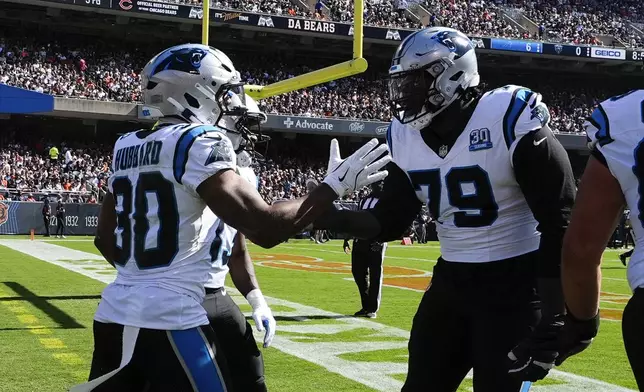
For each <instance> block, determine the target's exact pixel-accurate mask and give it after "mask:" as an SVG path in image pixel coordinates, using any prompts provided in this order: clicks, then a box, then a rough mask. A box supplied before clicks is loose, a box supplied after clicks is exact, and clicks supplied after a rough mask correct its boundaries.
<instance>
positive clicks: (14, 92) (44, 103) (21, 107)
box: [0, 84, 54, 114]
mask: <svg viewBox="0 0 644 392" xmlns="http://www.w3.org/2000/svg"><path fill="white" fill-rule="evenodd" d="M53 110H54V97H53V96H51V95H47V94H42V93H37V92H35V91H29V90H25V89H21V88H17V87H11V86H7V85H6V84H0V113H4V114H26V113H49V112H52V111H53Z"/></svg>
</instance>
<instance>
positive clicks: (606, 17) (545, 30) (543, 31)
mask: <svg viewBox="0 0 644 392" xmlns="http://www.w3.org/2000/svg"><path fill="white" fill-rule="evenodd" d="M163 1H166V2H174V3H185V4H190V5H200V4H201V0H163ZM319 1H321V2H322V3H324V5H326V7H328V9H329V12H328V14H329V15H328V16H329V17H330V19H331V20H333V21H339V22H351V21H352V20H353V0H319ZM410 3H419V4H420V5H421V6H422V7H424V8H425V9H426V10H427V11H428V12H429V14H431V17H430V22H429V24H430V25H442V26H450V27H457V28H458V29H459V30H462V31H464V32H465V33H468V34H473V35H484V36H498V37H508V38H533V39H543V40H548V41H558V42H567V43H576V44H595V45H600V44H602V40H601V36H603V35H607V36H613V37H616V38H617V39H618V40H619V41H621V42H622V43H623V44H625V45H626V46H632V47H642V46H644V37H642V36H641V35H640V33H639V32H637V31H635V30H633V29H632V28H631V27H630V26H629V23H628V22H629V21H633V22H642V21H644V3H643V2H641V1H639V0H625V1H611V0H537V1H532V0H530V1H529V0H494V1H487V2H486V1H484V0H368V1H366V2H365V12H364V15H365V18H364V21H365V24H367V25H372V26H381V27H395V28H411V29H415V28H419V27H422V26H421V24H420V23H419V22H418V21H417V20H416V18H412V17H410V16H409V15H408V14H407V9H408V7H409V4H410ZM498 6H505V7H509V8H511V9H512V10H511V14H513V15H520V14H523V15H524V16H526V17H527V18H528V19H530V20H531V21H532V22H534V23H535V24H536V25H537V26H539V27H538V32H537V33H536V34H534V35H533V36H530V34H528V33H527V30H524V29H522V28H518V27H517V26H515V25H513V24H512V23H510V22H508V21H506V20H505V19H504V18H503V17H501V15H500V13H501V12H502V10H501V9H500V8H498ZM212 7H213V8H223V9H235V10H242V11H252V12H261V13H268V14H277V15H279V14H284V15H291V16H303V17H315V18H320V17H323V16H322V13H321V12H317V11H318V9H320V8H321V5H320V6H315V8H314V9H311V10H305V9H302V8H300V7H298V6H297V5H295V2H291V1H289V0H271V1H260V0H250V1H238V0H235V1H229V0H222V1H214V2H213V3H212ZM609 44H610V42H609Z"/></svg>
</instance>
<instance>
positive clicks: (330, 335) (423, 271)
mask: <svg viewBox="0 0 644 392" xmlns="http://www.w3.org/2000/svg"><path fill="white" fill-rule="evenodd" d="M251 254H252V256H253V259H254V262H255V269H256V272H257V275H258V279H259V281H260V284H261V288H262V291H263V292H264V295H265V296H266V297H267V300H268V302H269V304H270V305H271V308H272V309H273V312H274V314H275V315H276V319H277V322H278V326H277V336H276V338H275V340H274V343H273V346H272V347H270V348H268V349H263V353H264V359H265V365H266V379H267V383H268V387H269V390H271V391H280V392H281V391H284V392H287V391H293V392H295V391H298V392H299V391H329V392H331V391H332V392H340V391H396V390H400V387H401V385H402V381H404V378H405V371H406V363H407V349H406V344H407V338H408V335H409V329H410V327H411V322H412V318H413V315H414V313H415V311H416V307H417V305H418V302H419V300H420V298H421V295H422V292H423V290H424V288H425V287H426V286H427V283H428V282H429V279H430V275H431V270H432V267H433V265H434V260H435V259H436V258H437V257H438V254H439V249H438V245H437V244H436V243H434V244H428V245H412V246H401V245H398V244H394V243H392V244H390V246H389V248H388V249H387V254H386V260H385V265H386V266H385V270H384V272H385V276H384V285H385V287H384V288H383V293H382V305H381V309H380V311H379V312H378V318H377V319H375V320H367V319H362V318H361V319H356V318H353V317H350V316H348V315H351V314H353V313H354V312H355V311H356V310H358V308H359V297H358V293H357V290H356V287H355V284H354V282H353V280H352V278H351V271H350V264H349V256H347V255H345V254H344V253H343V252H342V242H337V241H332V242H329V243H326V244H321V245H317V244H314V243H313V242H310V241H308V240H294V241H289V242H288V243H286V244H282V245H280V246H278V247H276V248H275V249H271V250H264V249H260V248H258V247H256V246H251ZM617 255H618V252H616V251H607V253H606V254H605V257H604V264H603V274H604V275H603V276H604V278H603V288H602V292H603V294H602V319H603V320H602V324H601V330H600V334H599V336H598V338H597V339H596V340H595V342H594V343H593V345H592V347H591V348H590V349H588V350H586V351H585V352H584V353H582V354H581V355H579V356H576V357H574V358H572V359H571V360H569V361H568V362H567V363H566V364H565V365H564V366H562V367H560V368H557V370H556V371H553V372H552V373H551V376H549V378H548V379H546V380H544V381H542V382H539V383H537V384H535V386H534V387H533V390H534V391H582V390H583V391H585V392H593V391H625V390H635V389H636V384H635V381H634V379H633V376H632V374H631V372H630V367H629V364H628V360H627V358H626V353H625V352H624V346H623V341H622V338H621V322H620V321H619V320H620V319H621V312H622V309H623V308H624V305H625V303H626V301H627V300H628V298H629V295H630V290H629V288H628V284H627V282H626V276H625V275H626V274H625V268H624V267H623V266H622V265H621V263H619V260H618V258H617ZM114 276H115V272H114V270H112V269H111V267H110V266H109V265H108V264H107V263H106V262H105V261H103V260H101V258H100V256H98V252H97V250H96V249H95V248H94V246H93V244H92V242H91V241H90V240H88V239H85V238H76V239H74V238H71V239H66V240H51V241H40V240H37V241H29V240H25V239H22V238H19V237H0V391H1V392H14V391H15V392H18V391H20V392H27V391H29V392H31V391H38V392H40V391H43V392H50V391H51V392H54V391H66V390H67V389H68V388H69V387H70V386H72V385H74V384H77V383H80V382H82V381H84V380H85V379H86V377H87V374H88V371H89V367H90V362H91V355H92V345H93V341H92V317H93V314H94V311H95V309H96V306H97V304H98V301H99V298H100V293H101V290H102V289H103V287H105V284H106V283H107V282H109V281H111V280H112V279H113V278H114ZM229 292H230V293H231V294H232V295H233V298H235V300H236V301H238V303H240V304H241V308H242V310H243V311H244V312H247V314H248V312H249V310H250V307H249V306H248V305H247V304H246V302H245V300H244V299H243V298H241V297H240V296H238V295H236V292H235V291H234V290H233V289H231V290H229ZM256 337H257V338H260V337H261V336H260V335H256ZM471 385H472V383H471V377H470V376H468V378H467V379H466V380H465V381H464V382H463V385H462V386H461V388H460V389H459V391H471V390H472V388H471ZM427 390H428V391H430V390H431V385H429V386H428V389H427Z"/></svg>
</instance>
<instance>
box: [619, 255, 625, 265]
mask: <svg viewBox="0 0 644 392" xmlns="http://www.w3.org/2000/svg"><path fill="white" fill-rule="evenodd" d="M619 260H620V261H621V262H622V265H624V267H626V256H624V255H619Z"/></svg>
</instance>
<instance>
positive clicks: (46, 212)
mask: <svg viewBox="0 0 644 392" xmlns="http://www.w3.org/2000/svg"><path fill="white" fill-rule="evenodd" d="M49 218H51V206H50V205H49V198H47V197H45V204H43V206H42V220H43V223H44V224H45V237H49Z"/></svg>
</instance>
